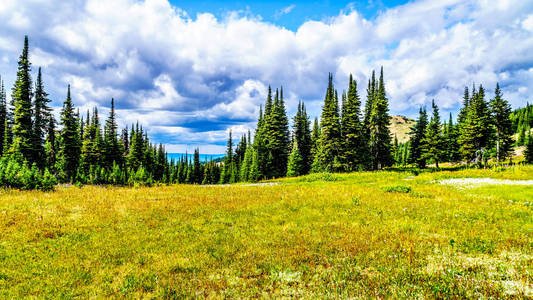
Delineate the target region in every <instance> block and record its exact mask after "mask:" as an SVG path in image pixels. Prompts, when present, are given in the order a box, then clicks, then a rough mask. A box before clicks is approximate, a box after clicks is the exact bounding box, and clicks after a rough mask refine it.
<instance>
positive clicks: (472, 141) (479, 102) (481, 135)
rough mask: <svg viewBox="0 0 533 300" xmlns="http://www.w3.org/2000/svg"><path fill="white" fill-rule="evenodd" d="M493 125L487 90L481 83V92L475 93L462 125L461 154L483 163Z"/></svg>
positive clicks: (467, 159)
mask: <svg viewBox="0 0 533 300" xmlns="http://www.w3.org/2000/svg"><path fill="white" fill-rule="evenodd" d="M490 138H491V126H490V115H489V109H488V106H487V103H486V102H485V91H484V89H483V86H481V85H480V87H479V92H477V93H475V92H474V93H473V94H472V98H471V99H470V102H469V107H468V110H467V115H466V118H465V120H464V122H463V125H462V126H461V127H460V136H459V144H460V145H461V146H460V153H461V156H462V157H463V158H464V159H465V160H466V161H467V162H469V161H472V160H474V159H475V160H476V161H477V162H478V163H481V159H482V158H483V156H484V153H485V150H486V148H487V147H488V146H489V145H490Z"/></svg>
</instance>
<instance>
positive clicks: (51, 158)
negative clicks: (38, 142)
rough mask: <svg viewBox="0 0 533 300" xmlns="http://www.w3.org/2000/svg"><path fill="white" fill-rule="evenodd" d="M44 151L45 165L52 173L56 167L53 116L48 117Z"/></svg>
mask: <svg viewBox="0 0 533 300" xmlns="http://www.w3.org/2000/svg"><path fill="white" fill-rule="evenodd" d="M45 153H46V164H45V165H46V166H47V167H48V169H49V171H50V172H52V174H55V170H56V169H55V167H56V155H57V142H56V129H55V119H54V117H53V116H50V117H49V118H48V126H47V135H46V143H45Z"/></svg>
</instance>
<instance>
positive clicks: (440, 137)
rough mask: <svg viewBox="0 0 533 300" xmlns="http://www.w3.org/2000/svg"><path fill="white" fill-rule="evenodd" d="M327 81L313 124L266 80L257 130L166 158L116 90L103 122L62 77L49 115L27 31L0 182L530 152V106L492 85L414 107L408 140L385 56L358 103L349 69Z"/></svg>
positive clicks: (224, 179)
mask: <svg viewBox="0 0 533 300" xmlns="http://www.w3.org/2000/svg"><path fill="white" fill-rule="evenodd" d="M0 81H1V79H0ZM333 82H334V80H333V75H332V74H329V76H328V85H327V89H326V92H325V97H324V103H323V106H322V113H321V115H320V119H319V118H315V119H314V121H313V124H312V126H311V120H310V117H309V115H308V114H307V111H306V107H305V104H304V103H303V102H300V103H299V104H298V108H297V113H296V115H295V116H294V118H293V120H292V128H290V127H289V118H288V116H287V112H286V107H285V102H284V98H283V88H282V87H281V88H279V89H276V90H275V91H272V89H271V88H270V87H269V89H268V95H267V97H266V101H265V104H264V106H261V108H260V113H259V116H258V120H257V126H256V130H255V132H254V133H253V137H252V133H251V132H248V134H247V135H245V136H242V137H241V138H240V140H239V141H238V142H237V143H236V145H235V147H234V141H233V137H232V133H231V132H230V133H229V139H228V143H227V152H226V156H225V158H224V159H223V161H222V162H220V161H213V160H211V161H209V162H201V161H200V158H199V156H200V150H199V149H196V150H195V151H194V157H193V159H189V158H188V156H187V155H185V156H183V157H182V158H180V159H178V160H174V159H170V160H169V159H168V157H167V152H166V150H165V147H164V146H163V145H162V144H159V145H157V144H153V143H151V142H150V139H149V138H148V134H147V130H146V128H143V126H142V125H139V123H136V124H132V125H131V127H129V128H124V129H122V130H119V128H118V126H117V121H116V117H117V116H116V113H115V103H114V99H111V103H110V113H109V115H108V116H107V118H106V119H105V122H104V123H103V124H101V123H100V117H99V115H98V108H97V107H94V109H93V110H92V112H90V111H87V112H86V113H82V112H80V111H79V109H76V108H75V107H74V105H73V101H72V98H71V91H70V85H69V86H67V88H66V98H65V101H64V102H63V107H62V109H61V113H60V118H59V120H56V119H55V118H54V116H53V114H52V109H51V107H50V106H49V104H50V102H51V100H50V99H49V98H48V94H47V93H46V91H45V85H44V79H43V74H42V70H41V68H38V71H37V77H36V80H35V84H34V83H33V80H32V65H31V62H30V61H29V42H28V37H27V36H26V37H25V39H24V47H23V50H22V53H21V55H20V57H19V60H18V70H17V75H16V81H15V83H14V85H13V88H12V90H11V101H10V103H7V97H6V88H5V87H4V83H3V82H2V83H1V85H0V100H1V101H0V124H3V126H4V127H3V130H0V141H2V143H1V145H0V153H1V162H0V185H1V186H4V187H8V188H19V189H42V190H52V189H53V188H54V186H55V185H56V184H57V183H72V184H77V185H83V184H113V185H132V186H133V185H152V184H155V183H165V184H174V183H189V184H217V183H235V182H256V181H259V180H264V179H273V178H280V177H285V176H289V177H292V176H300V175H305V174H309V173H320V172H353V171H376V170H383V169H386V168H389V167H416V168H426V167H428V165H434V167H435V168H439V163H443V162H449V163H453V164H460V163H462V164H463V165H466V166H476V167H486V166H487V165H488V163H489V161H492V162H494V163H495V164H497V165H500V164H504V163H505V164H513V162H512V157H513V154H514V153H513V152H514V148H515V147H516V146H525V150H524V158H525V162H526V163H533V138H531V133H530V132H531V130H530V129H531V127H532V126H533V106H531V105H529V104H527V106H526V107H525V108H522V109H518V110H515V111H512V109H511V106H510V105H509V103H508V102H507V101H506V100H505V99H504V97H503V94H502V91H501V89H500V87H499V85H496V88H495V92H494V95H493V96H492V97H489V96H486V95H485V89H484V87H483V86H482V85H479V87H476V86H475V85H474V86H472V88H471V89H469V88H468V87H465V90H464V98H463V101H462V103H463V105H462V108H461V110H460V112H459V114H458V116H457V118H456V122H455V123H454V121H453V116H452V115H451V114H450V117H449V120H448V121H441V117H440V114H439V108H438V106H437V105H436V103H435V101H433V102H432V106H431V111H430V112H429V114H430V116H428V112H427V111H426V108H425V107H421V108H420V111H419V116H418V118H417V120H416V124H415V126H414V127H413V128H412V131H411V134H410V139H409V141H408V142H406V143H399V142H398V139H397V138H395V137H394V136H392V135H391V133H390V129H389V126H390V115H389V105H388V98H387V92H386V89H385V79H384V74H383V68H381V70H380V72H379V75H378V77H377V76H376V73H375V72H374V71H373V72H372V74H371V76H370V79H369V81H368V86H367V88H366V101H365V102H364V106H363V101H362V99H361V97H360V95H359V94H358V88H357V84H358V83H357V82H356V81H355V80H353V78H352V76H351V75H350V79H349V83H348V87H347V88H345V89H343V91H342V92H341V93H339V92H338V90H337V89H336V87H335V86H334V84H333ZM339 94H340V95H339ZM487 98H490V99H487ZM515 136H516V138H515Z"/></svg>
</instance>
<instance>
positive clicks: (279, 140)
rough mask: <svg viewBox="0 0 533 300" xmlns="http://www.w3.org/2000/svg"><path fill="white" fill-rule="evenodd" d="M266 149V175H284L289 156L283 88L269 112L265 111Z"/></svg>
mask: <svg viewBox="0 0 533 300" xmlns="http://www.w3.org/2000/svg"><path fill="white" fill-rule="evenodd" d="M264 130H265V136H266V144H265V147H266V150H267V153H268V158H267V170H266V174H265V175H266V176H267V177H268V178H276V177H282V176H285V174H286V172H287V160H288V156H289V143H290V140H289V121H288V118H287V113H286V110H285V102H284V100H283V88H281V90H280V91H279V92H278V90H276V96H275V99H274V103H273V104H272V108H271V110H270V114H268V115H267V114H266V111H265V124H264Z"/></svg>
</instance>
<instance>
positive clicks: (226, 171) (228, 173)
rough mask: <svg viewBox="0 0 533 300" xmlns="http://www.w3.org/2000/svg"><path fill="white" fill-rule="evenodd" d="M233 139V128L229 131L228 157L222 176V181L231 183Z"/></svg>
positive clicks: (225, 160)
mask: <svg viewBox="0 0 533 300" xmlns="http://www.w3.org/2000/svg"><path fill="white" fill-rule="evenodd" d="M233 167H234V166H233V140H232V134H231V130H230V131H229V138H228V145H227V148H226V158H225V159H224V167H223V169H222V174H221V176H220V183H229V182H230V179H231V175H232V172H233Z"/></svg>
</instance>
